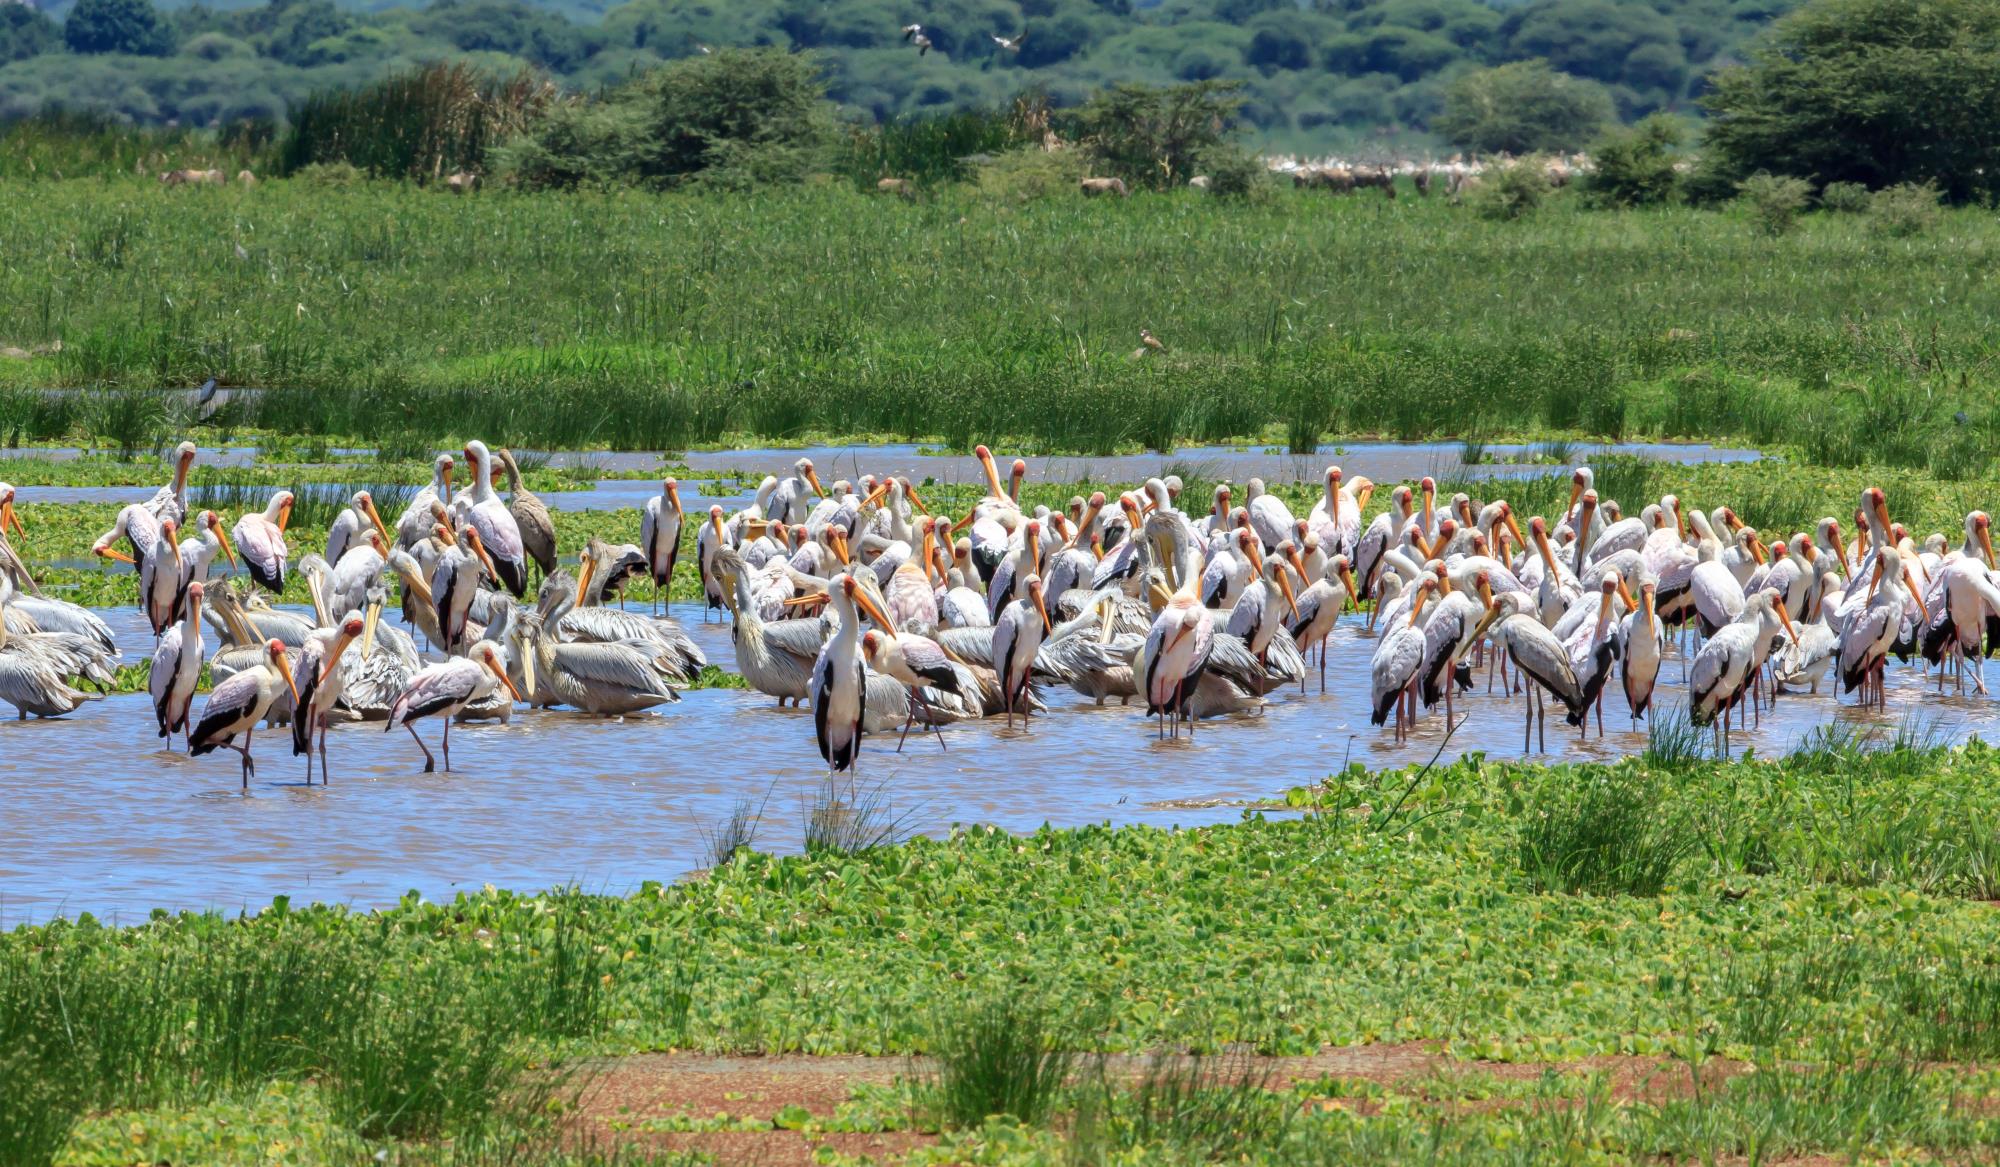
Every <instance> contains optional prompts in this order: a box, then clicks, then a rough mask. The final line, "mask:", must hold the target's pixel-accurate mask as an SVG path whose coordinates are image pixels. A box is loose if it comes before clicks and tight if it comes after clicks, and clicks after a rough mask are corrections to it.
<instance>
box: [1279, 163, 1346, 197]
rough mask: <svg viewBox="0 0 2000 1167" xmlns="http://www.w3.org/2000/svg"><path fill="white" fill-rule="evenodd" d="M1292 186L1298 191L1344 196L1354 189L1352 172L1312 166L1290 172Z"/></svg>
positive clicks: (1344, 168)
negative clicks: (1322, 191) (1325, 192)
mask: <svg viewBox="0 0 2000 1167" xmlns="http://www.w3.org/2000/svg"><path fill="white" fill-rule="evenodd" d="M1292 185H1293V186H1294V187H1296V188H1298V189H1300V190H1330V191H1334V192H1335V193H1339V194H1345V193H1346V192H1348V191H1351V190H1353V189H1354V172H1353V171H1351V170H1349V169H1347V168H1346V167H1344V166H1314V167H1307V168H1306V169H1304V170H1294V171H1293V172H1292Z"/></svg>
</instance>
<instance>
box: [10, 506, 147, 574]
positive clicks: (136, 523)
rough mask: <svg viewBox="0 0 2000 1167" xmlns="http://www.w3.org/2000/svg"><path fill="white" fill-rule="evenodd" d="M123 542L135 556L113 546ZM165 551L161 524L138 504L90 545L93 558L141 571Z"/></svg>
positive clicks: (121, 512) (126, 508)
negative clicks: (129, 546) (161, 535)
mask: <svg viewBox="0 0 2000 1167" xmlns="http://www.w3.org/2000/svg"><path fill="white" fill-rule="evenodd" d="M17 521H18V520H17ZM16 529H17V530H18V529H19V528H18V527H17V528H16ZM120 539H124V540H126V541H127V542H129V543H130V544H131V545H132V554H130V555H127V554H125V553H124V552H123V551H120V550H118V549H117V548H116V547H113V546H112V544H113V543H116V542H117V541H118V540H120ZM161 550H162V549H161V547H160V520H158V519H156V518H154V517H153V512H151V511H149V510H147V509H146V508H145V507H142V506H140V505H138V504H137V503H134V504H132V505H131V506H128V507H125V508H123V509H121V510H120V511H119V512H118V518H117V521H115V522H114V523H112V525H111V529H110V530H109V531H106V532H105V533H104V534H102V535H99V536H98V537H97V541H96V542H94V543H92V544H91V545H90V553H91V554H92V555H95V556H98V557H100V558H103V559H115V560H117V561H118V562H120V563H129V564H131V565H132V566H133V567H135V568H139V569H141V570H143V569H144V567H145V563H146V561H147V560H149V559H151V558H153V556H155V555H157V554H159V553H160V551H161Z"/></svg>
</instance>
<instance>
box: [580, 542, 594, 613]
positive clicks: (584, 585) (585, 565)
mask: <svg viewBox="0 0 2000 1167" xmlns="http://www.w3.org/2000/svg"><path fill="white" fill-rule="evenodd" d="M596 573H597V560H596V559H595V558H594V557H592V555H591V554H590V552H589V551H585V552H584V553H583V554H582V555H581V556H580V557H579V558H578V560H577V565H576V602H577V606H578V607H588V606H589V602H590V601H589V596H590V579H591V577H592V576H593V575H595V574H596Z"/></svg>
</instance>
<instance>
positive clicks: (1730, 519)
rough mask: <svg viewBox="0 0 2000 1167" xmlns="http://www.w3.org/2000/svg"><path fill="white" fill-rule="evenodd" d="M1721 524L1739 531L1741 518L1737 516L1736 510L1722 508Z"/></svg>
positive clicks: (1741, 525) (1741, 527)
mask: <svg viewBox="0 0 2000 1167" xmlns="http://www.w3.org/2000/svg"><path fill="white" fill-rule="evenodd" d="M1722 524H1723V526H1725V527H1728V528H1729V529H1730V530H1731V531H1741V530H1742V529H1743V520H1742V519H1739V518H1737V517H1736V512H1735V511H1734V510H1731V509H1730V508H1728V507H1723V508H1722Z"/></svg>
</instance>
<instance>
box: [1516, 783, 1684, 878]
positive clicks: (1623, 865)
mask: <svg viewBox="0 0 2000 1167" xmlns="http://www.w3.org/2000/svg"><path fill="white" fill-rule="evenodd" d="M1524 802H1525V807H1524V812H1523V819H1524V821H1523V823H1522V825H1521V828H1520V833H1519V838H1518V841H1517V848H1518V854H1519V862H1520V867H1521V871H1522V873H1523V874H1524V875H1526V876H1527V877H1528V882H1529V884H1530V885H1531V886H1532V887H1533V888H1534V889H1535V890H1536V891H1540V892H1567V893H1572V894H1574V893H1577V892H1590V893H1595V894H1599V895H1636V896H1654V895H1658V894H1660V892H1661V890H1662V889H1664V888H1665V887H1666V885H1667V879H1668V877H1669V876H1670V875H1671V874H1672V873H1673V869H1674V867H1675V865H1676V864H1678V863H1679V862H1680V860H1681V858H1682V857H1683V856H1684V855H1686V854H1688V853H1689V852H1690V851H1691V850H1692V849H1693V840H1692V838H1691V836H1690V835H1689V833H1688V828H1687V827H1686V825H1685V824H1684V823H1682V822H1679V821H1677V820H1676V819H1675V818H1674V817H1673V816H1670V815H1667V814H1664V813H1662V812H1663V809H1664V803H1665V796H1664V795H1663V794H1662V792H1661V788H1660V786H1659V785H1658V784H1656V783H1653V782H1650V781H1647V780H1646V779H1645V777H1644V776H1643V775H1642V774H1640V773H1638V772H1635V771H1633V770H1631V769H1629V768H1608V769H1602V770H1585V771H1580V772H1577V773H1574V774H1565V775H1559V776H1549V777H1545V778H1543V779H1542V780H1541V781H1540V782H1539V784H1537V785H1536V786H1535V787H1534V788H1532V789H1531V790H1529V791H1528V792H1527V794H1526V798H1525V800H1524Z"/></svg>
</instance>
